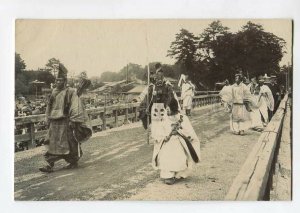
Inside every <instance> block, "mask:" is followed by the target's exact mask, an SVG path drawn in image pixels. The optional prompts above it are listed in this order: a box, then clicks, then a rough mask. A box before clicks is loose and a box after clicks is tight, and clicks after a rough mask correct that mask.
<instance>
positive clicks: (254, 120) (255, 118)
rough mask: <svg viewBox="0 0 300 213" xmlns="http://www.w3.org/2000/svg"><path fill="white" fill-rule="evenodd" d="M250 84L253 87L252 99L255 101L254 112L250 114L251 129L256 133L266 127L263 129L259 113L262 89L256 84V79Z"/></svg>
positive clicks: (251, 89)
mask: <svg viewBox="0 0 300 213" xmlns="http://www.w3.org/2000/svg"><path fill="white" fill-rule="evenodd" d="M250 84H251V85H250V87H249V89H250V93H251V95H252V99H253V101H254V106H253V107H252V108H251V109H252V111H251V112H250V118H251V128H252V129H253V130H254V131H258V132H261V131H262V130H263V128H264V127H263V123H262V119H261V114H260V111H259V103H258V99H259V90H260V87H259V86H258V84H257V82H256V78H252V79H251V83H250Z"/></svg>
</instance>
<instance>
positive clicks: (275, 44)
mask: <svg viewBox="0 0 300 213" xmlns="http://www.w3.org/2000/svg"><path fill="white" fill-rule="evenodd" d="M285 44H286V42H285V41H284V40H283V39H282V38H279V37H277V36H276V35H274V34H273V33H269V32H265V31H264V29H263V27H262V26H261V25H259V24H254V23H252V22H248V23H247V24H246V25H245V26H243V27H242V30H241V31H239V32H238V33H237V34H236V38H235V45H234V48H235V56H236V60H237V66H238V67H240V68H241V69H242V70H243V72H244V73H248V74H249V75H250V76H258V75H263V74H265V73H266V74H269V75H270V74H272V73H275V72H278V71H279V70H280V67H279V62H280V61H281V59H282V57H283V54H284V53H285V52H284V47H285Z"/></svg>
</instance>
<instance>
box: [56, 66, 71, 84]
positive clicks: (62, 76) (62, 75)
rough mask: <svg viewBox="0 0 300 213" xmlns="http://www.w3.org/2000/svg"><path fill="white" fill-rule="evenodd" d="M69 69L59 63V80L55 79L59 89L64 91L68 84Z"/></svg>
mask: <svg viewBox="0 0 300 213" xmlns="http://www.w3.org/2000/svg"><path fill="white" fill-rule="evenodd" d="M67 73H68V70H67V68H66V67H65V66H64V65H63V64H62V63H59V66H58V74H57V78H56V79H55V85H56V88H57V89H63V88H64V87H65V86H66V84H67Z"/></svg>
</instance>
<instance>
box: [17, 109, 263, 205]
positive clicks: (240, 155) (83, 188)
mask: <svg viewBox="0 0 300 213" xmlns="http://www.w3.org/2000/svg"><path fill="white" fill-rule="evenodd" d="M191 121H192V125H193V126H194V128H195V131H196V133H197V134H198V137H199V138H200V140H201V154H202V156H201V157H202V162H201V163H200V165H199V166H198V167H197V168H196V169H195V171H194V172H193V173H192V175H191V176H190V177H188V178H187V179H185V180H182V181H178V182H177V183H176V184H174V185H171V186H170V185H165V184H164V183H163V182H162V181H161V180H160V178H159V173H158V171H155V170H153V168H152V166H151V164H150V162H151V157H152V149H153V144H151V143H150V144H149V145H148V144H147V143H146V135H147V133H146V131H145V130H144V129H143V128H142V126H141V123H133V124H128V125H125V126H122V127H118V128H115V129H111V130H107V131H103V132H99V133H96V134H94V136H93V137H92V138H91V139H90V140H89V141H87V142H85V143H84V144H82V148H83V152H84V155H83V157H82V158H81V160H80V161H79V168H77V169H74V170H65V169H63V166H65V165H66V164H65V162H64V161H59V162H58V163H57V164H56V165H55V172H53V173H50V174H44V173H41V172H39V170H38V168H39V167H40V166H42V165H43V163H44V162H43V153H44V152H45V147H38V148H34V149H31V150H27V151H23V152H18V153H16V154H15V200H223V199H224V197H225V195H226V193H227V192H228V190H229V187H230V185H231V184H232V182H233V180H234V178H235V177H236V175H237V174H238V172H239V169H240V168H241V166H242V165H243V163H244V162H245V160H246V158H247V155H248V153H249V152H250V151H251V149H252V147H253V146H254V145H255V143H256V142H257V141H258V138H259V135H260V133H258V132H254V131H248V132H247V134H246V135H245V136H237V135H233V134H232V133H231V132H230V130H229V115H228V113H226V112H224V111H223V110H222V109H220V108H215V107H214V108H213V107H212V106H206V107H203V108H200V109H197V110H194V111H193V112H192V117H191Z"/></svg>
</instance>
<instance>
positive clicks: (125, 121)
mask: <svg viewBox="0 0 300 213" xmlns="http://www.w3.org/2000/svg"><path fill="white" fill-rule="evenodd" d="M128 123H129V122H128V106H126V108H125V120H124V124H128Z"/></svg>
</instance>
